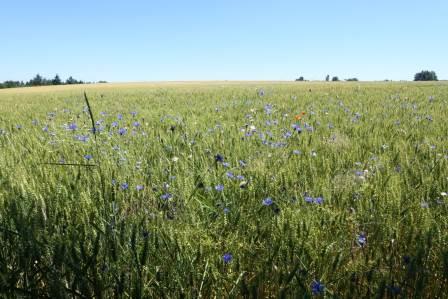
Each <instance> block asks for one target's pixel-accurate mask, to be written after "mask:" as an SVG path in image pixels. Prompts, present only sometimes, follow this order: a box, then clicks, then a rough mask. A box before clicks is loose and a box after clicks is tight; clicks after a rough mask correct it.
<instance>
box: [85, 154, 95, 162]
mask: <svg viewBox="0 0 448 299" xmlns="http://www.w3.org/2000/svg"><path fill="white" fill-rule="evenodd" d="M92 158H93V157H92V155H84V159H86V160H87V161H90V160H92Z"/></svg>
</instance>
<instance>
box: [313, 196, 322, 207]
mask: <svg viewBox="0 0 448 299" xmlns="http://www.w3.org/2000/svg"><path fill="white" fill-rule="evenodd" d="M314 203H316V204H318V205H321V204H323V203H324V198H323V197H316V198H315V199H314Z"/></svg>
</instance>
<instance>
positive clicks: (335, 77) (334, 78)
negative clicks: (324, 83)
mask: <svg viewBox="0 0 448 299" xmlns="http://www.w3.org/2000/svg"><path fill="white" fill-rule="evenodd" d="M331 81H333V82H335V81H339V78H338V77H337V76H334V77H333V78H331Z"/></svg>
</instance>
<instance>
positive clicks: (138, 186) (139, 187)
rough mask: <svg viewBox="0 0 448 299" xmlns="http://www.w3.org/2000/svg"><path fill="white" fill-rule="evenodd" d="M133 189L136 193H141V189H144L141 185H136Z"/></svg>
mask: <svg viewBox="0 0 448 299" xmlns="http://www.w3.org/2000/svg"><path fill="white" fill-rule="evenodd" d="M135 189H136V190H137V191H142V190H143V189H145V187H144V186H143V185H137V186H135Z"/></svg>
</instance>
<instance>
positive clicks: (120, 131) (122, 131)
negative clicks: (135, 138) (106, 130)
mask: <svg viewBox="0 0 448 299" xmlns="http://www.w3.org/2000/svg"><path fill="white" fill-rule="evenodd" d="M127 131H128V130H126V128H120V129H118V134H120V135H122V136H123V135H124V134H126V132H127Z"/></svg>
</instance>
